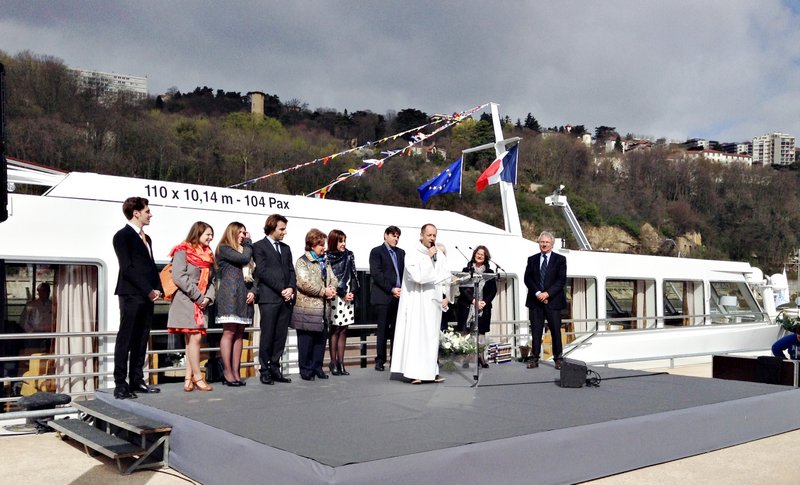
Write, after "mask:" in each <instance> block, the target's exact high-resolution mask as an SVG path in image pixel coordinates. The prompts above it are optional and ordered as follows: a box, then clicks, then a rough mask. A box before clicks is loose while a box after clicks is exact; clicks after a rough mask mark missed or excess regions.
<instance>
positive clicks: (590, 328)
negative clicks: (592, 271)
mask: <svg viewBox="0 0 800 485" xmlns="http://www.w3.org/2000/svg"><path fill="white" fill-rule="evenodd" d="M564 293H565V294H566V296H567V308H566V309H565V310H564V311H563V312H562V315H561V318H562V321H563V322H564V323H565V333H566V334H567V335H568V337H567V341H568V342H571V341H572V340H573V339H574V335H575V334H582V333H585V332H594V331H595V330H597V328H596V327H597V280H596V279H595V278H567V285H566V287H565V288H564ZM570 334H572V335H570Z"/></svg>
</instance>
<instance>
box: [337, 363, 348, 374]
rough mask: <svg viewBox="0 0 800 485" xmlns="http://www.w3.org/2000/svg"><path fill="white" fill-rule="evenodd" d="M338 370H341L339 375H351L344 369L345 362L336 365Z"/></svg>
mask: <svg viewBox="0 0 800 485" xmlns="http://www.w3.org/2000/svg"><path fill="white" fill-rule="evenodd" d="M336 368H337V369H338V370H339V374H341V375H343V376H349V375H350V373H349V372H347V369H345V368H344V362H339V363H338V364H336Z"/></svg>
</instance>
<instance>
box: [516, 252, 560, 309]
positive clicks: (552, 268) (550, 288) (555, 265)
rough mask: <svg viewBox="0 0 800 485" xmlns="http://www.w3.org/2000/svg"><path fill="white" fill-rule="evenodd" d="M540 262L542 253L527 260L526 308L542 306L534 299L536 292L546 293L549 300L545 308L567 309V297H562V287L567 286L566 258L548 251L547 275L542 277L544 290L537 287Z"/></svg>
mask: <svg viewBox="0 0 800 485" xmlns="http://www.w3.org/2000/svg"><path fill="white" fill-rule="evenodd" d="M541 261H542V253H538V254H534V255H533V256H531V257H529V258H528V265H527V266H526V267H525V286H526V287H528V298H527V300H526V301H525V305H526V306H527V307H528V308H531V307H533V306H534V305H543V303H542V302H540V301H539V300H538V299H537V298H536V292H537V291H546V292H547V294H548V295H550V298H549V300H548V303H547V305H545V306H546V307H547V308H549V309H551V310H563V309H564V308H566V307H567V297H566V295H564V286H565V285H566V284H567V258H565V257H564V256H562V255H560V254H557V253H554V252H553V251H550V255H549V256H548V258H547V273H546V274H545V275H544V288H540V287H539V273H540V272H541V271H540V270H541V268H540V267H541Z"/></svg>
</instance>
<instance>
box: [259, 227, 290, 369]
mask: <svg viewBox="0 0 800 485" xmlns="http://www.w3.org/2000/svg"><path fill="white" fill-rule="evenodd" d="M287 223H288V221H287V219H286V218H285V217H284V216H282V215H280V214H272V215H270V216H269V217H267V222H266V223H265V224H264V234H266V237H265V238H264V239H262V240H260V241H258V242H256V243H255V244H253V258H254V259H255V260H256V280H257V281H258V302H259V303H258V309H259V310H260V313H261V339H260V341H259V357H258V359H259V363H260V365H261V369H260V371H261V376H260V377H259V379H260V380H261V383H262V384H266V385H272V384H274V383H275V381H278V382H287V383H288V382H292V380H291V379H290V378H288V377H285V376H284V375H283V371H282V369H281V357H282V356H283V349H284V348H285V347H286V337H287V335H288V333H289V321H290V320H291V318H292V304H293V302H294V296H295V291H296V288H297V276H296V275H295V272H294V263H293V262H292V250H291V249H290V248H289V245H288V244H286V243H284V242H283V238H284V237H285V236H286V224H287Z"/></svg>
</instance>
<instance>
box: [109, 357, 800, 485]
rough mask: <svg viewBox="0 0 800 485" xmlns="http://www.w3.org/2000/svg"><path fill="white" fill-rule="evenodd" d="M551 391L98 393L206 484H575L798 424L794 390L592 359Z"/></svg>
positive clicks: (528, 386)
mask: <svg viewBox="0 0 800 485" xmlns="http://www.w3.org/2000/svg"><path fill="white" fill-rule="evenodd" d="M593 370H595V371H597V372H598V373H599V374H600V376H601V377H602V379H603V380H602V382H601V383H600V386H599V387H584V388H580V389H570V388H561V387H559V386H557V385H556V384H555V381H557V380H558V378H559V373H558V371H556V370H555V369H553V368H552V367H551V365H549V364H547V363H545V364H543V365H542V366H541V367H540V368H539V369H534V370H528V369H526V368H525V366H524V365H523V364H519V363H509V364H504V365H493V366H492V367H491V368H490V369H487V370H485V371H483V373H482V376H481V385H480V387H478V388H471V387H470V385H471V384H472V373H473V372H474V369H468V370H462V369H458V371H457V372H455V373H450V374H444V375H445V376H447V377H448V380H447V382H445V383H444V384H423V385H418V386H414V385H410V384H405V383H402V382H398V381H392V380H389V374H388V372H384V373H381V372H375V371H374V370H372V369H371V368H370V369H350V371H351V372H352V374H351V375H350V376H342V377H333V376H332V377H331V378H330V379H328V380H317V381H313V382H307V381H302V380H300V379H299V378H298V377H297V376H294V377H295V378H294V379H293V382H292V383H291V384H275V385H274V386H264V385H262V384H260V383H259V382H258V379H250V380H249V381H248V385H247V386H246V387H241V388H229V387H223V386H221V385H218V384H217V385H215V386H214V391H212V392H206V393H201V392H198V391H194V392H192V393H185V392H183V389H182V384H170V385H164V386H161V389H162V392H161V393H160V394H154V395H141V396H140V397H139V399H137V400H126V401H117V400H115V399H114V398H113V396H112V395H111V393H110V391H99V392H98V393H97V398H98V399H102V400H104V401H108V402H112V403H114V404H115V405H118V406H120V407H122V408H124V409H127V410H130V411H133V412H136V413H139V414H142V415H144V416H148V417H151V418H153V419H158V420H160V421H164V422H166V423H169V424H171V425H172V426H173V432H172V438H171V452H170V465H171V466H172V467H173V468H175V469H177V470H179V471H180V472H182V473H184V474H186V475H188V476H189V477H192V478H193V479H195V480H198V481H200V482H202V483H205V484H216V483H220V484H221V483H239V482H241V483H280V484H290V483H297V484H311V483H347V484H360V483H364V484H368V483H382V484H389V483H408V482H410V481H411V482H413V481H417V482H419V481H420V480H422V483H432V482H434V481H435V482H437V483H439V484H446V483H458V484H463V483H479V482H487V481H489V480H491V481H498V482H502V483H537V484H541V483H574V482H579V481H585V480H589V479H593V478H598V477H603V476H607V475H612V474H615V473H620V472H623V471H627V470H631V469H635V468H640V467H643V466H649V465H652V464H656V463H662V462H665V461H670V460H674V459H678V458H683V457H686V456H691V455H695V454H699V453H704V452H707V451H712V450H716V449H720V448H724V447H728V446H732V445H736V444H740V443H744V442H747V441H752V440H755V439H759V438H763V437H766V436H772V435H775V434H779V433H782V432H786V431H790V430H794V429H800V415H799V414H798V413H796V412H793V411H792V410H796V409H798V406H800V390H796V389H792V388H787V387H781V386H772V385H766V384H754V383H746V382H735V381H723V380H715V379H702V378H693V377H682V376H672V375H668V374H650V373H645V372H639V371H627V370H620V369H606V368H595V369H593Z"/></svg>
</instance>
